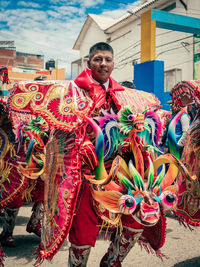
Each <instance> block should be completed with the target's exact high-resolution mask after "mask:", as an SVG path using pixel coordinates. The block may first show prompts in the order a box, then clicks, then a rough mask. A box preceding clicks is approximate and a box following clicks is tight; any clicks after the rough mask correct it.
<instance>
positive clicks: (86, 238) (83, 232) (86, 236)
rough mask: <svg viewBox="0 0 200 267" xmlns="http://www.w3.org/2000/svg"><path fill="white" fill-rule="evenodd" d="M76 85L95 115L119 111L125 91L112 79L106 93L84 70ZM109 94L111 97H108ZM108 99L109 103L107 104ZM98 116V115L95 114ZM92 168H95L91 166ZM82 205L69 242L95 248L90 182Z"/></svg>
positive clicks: (95, 222)
mask: <svg viewBox="0 0 200 267" xmlns="http://www.w3.org/2000/svg"><path fill="white" fill-rule="evenodd" d="M75 83H76V85H77V86H79V87H81V88H82V89H84V90H85V91H86V93H87V94H88V95H89V97H90V98H91V99H92V100H93V101H94V113H96V112H97V113H100V112H101V109H104V110H105V109H106V108H107V110H110V108H111V107H112V108H113V109H114V110H117V111H119V109H120V108H121V105H120V104H119V100H118V97H117V95H116V93H115V92H116V91H124V88H123V87H122V86H121V85H120V84H118V83H117V82H116V81H115V80H114V79H112V78H111V77H110V78H109V88H108V91H107V92H106V90H105V89H103V88H102V87H101V85H99V84H98V82H96V81H95V80H93V79H92V77H91V71H90V70H89V69H86V70H84V71H83V72H82V73H81V74H80V75H79V76H78V77H77V78H76V79H75ZM106 94H109V97H106ZM106 98H107V103H106ZM95 115H96V114H95ZM91 167H92V168H93V167H94V166H91ZM79 198H80V204H79V205H77V207H78V208H77V211H76V215H75V216H74V218H73V222H72V227H71V230H70V233H69V241H70V242H71V243H72V244H74V245H76V246H84V245H89V246H94V245H95V242H96V239H97V236H98V233H99V227H98V215H97V213H96V210H95V207H94V201H93V198H92V195H91V192H90V187H89V184H88V182H86V181H85V179H84V180H83V184H82V188H81V190H80V193H79Z"/></svg>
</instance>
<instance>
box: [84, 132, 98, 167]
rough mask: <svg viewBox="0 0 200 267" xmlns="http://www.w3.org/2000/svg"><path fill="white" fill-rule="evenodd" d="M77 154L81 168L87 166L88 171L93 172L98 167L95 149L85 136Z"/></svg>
mask: <svg viewBox="0 0 200 267" xmlns="http://www.w3.org/2000/svg"><path fill="white" fill-rule="evenodd" d="M79 153H80V160H81V161H82V166H84V165H87V167H88V168H89V169H92V170H93V169H94V168H96V167H97V166H98V165H99V162H98V159H97V155H96V154H95V147H94V145H93V144H92V142H91V141H90V140H89V138H88V137H87V136H86V137H85V139H84V142H83V144H82V145H81V148H80V151H79Z"/></svg>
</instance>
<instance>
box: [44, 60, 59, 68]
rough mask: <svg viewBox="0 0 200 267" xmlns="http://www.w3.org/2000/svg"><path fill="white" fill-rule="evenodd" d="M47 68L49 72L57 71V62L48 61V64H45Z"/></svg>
mask: <svg viewBox="0 0 200 267" xmlns="http://www.w3.org/2000/svg"><path fill="white" fill-rule="evenodd" d="M45 66H46V67H45V68H46V70H49V69H51V68H52V69H55V68H56V62H55V60H54V59H50V60H48V61H47V62H46V63H45Z"/></svg>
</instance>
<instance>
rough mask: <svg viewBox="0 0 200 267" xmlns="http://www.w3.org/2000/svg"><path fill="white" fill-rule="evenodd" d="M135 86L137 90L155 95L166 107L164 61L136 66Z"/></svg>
mask: <svg viewBox="0 0 200 267" xmlns="http://www.w3.org/2000/svg"><path fill="white" fill-rule="evenodd" d="M134 84H135V86H136V89H137V90H142V91H146V92H149V93H153V94H155V95H156V97H157V98H158V99H159V100H160V102H161V104H162V105H164V104H165V97H164V61H160V60H152V61H147V62H143V63H140V64H137V65H134Z"/></svg>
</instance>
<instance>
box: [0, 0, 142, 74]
mask: <svg viewBox="0 0 200 267" xmlns="http://www.w3.org/2000/svg"><path fill="white" fill-rule="evenodd" d="M139 3H140V0H132V1H131V0H72V1H70V0H49V1H46V0H43V1H42V0H32V1H28V0H25V1H19V0H6V1H4V0H1V1H0V41H9V40H10V41H15V47H16V50H17V51H20V52H25V53H35V54H41V55H44V57H45V61H46V60H49V59H51V58H53V59H55V60H56V59H58V64H59V65H58V67H59V68H61V67H65V68H66V72H67V74H69V73H70V63H71V61H73V60H76V59H78V58H79V52H78V51H75V50H73V49H72V47H73V45H74V43H75V41H76V38H77V37H78V34H79V32H80V30H81V27H82V26H83V23H84V22H85V20H86V18H87V15H88V13H92V14H98V15H104V16H109V17H113V18H118V17H120V16H122V15H124V14H125V13H126V12H127V10H131V9H133V8H134V7H136V6H137V5H139Z"/></svg>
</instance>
